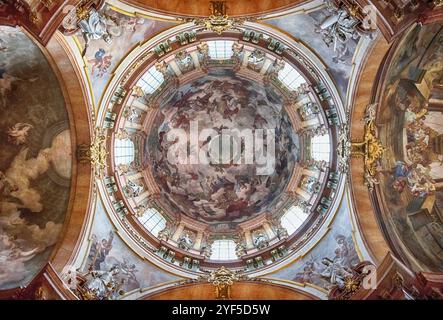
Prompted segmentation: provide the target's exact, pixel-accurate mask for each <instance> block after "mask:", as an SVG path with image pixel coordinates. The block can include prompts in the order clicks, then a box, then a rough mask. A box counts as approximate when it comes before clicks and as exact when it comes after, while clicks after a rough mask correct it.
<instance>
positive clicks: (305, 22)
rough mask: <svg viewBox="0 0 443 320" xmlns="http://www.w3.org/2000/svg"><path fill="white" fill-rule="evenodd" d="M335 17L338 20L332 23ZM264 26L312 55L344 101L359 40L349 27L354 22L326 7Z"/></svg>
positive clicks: (283, 18) (357, 34) (289, 16)
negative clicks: (275, 29) (288, 37)
mask: <svg viewBox="0 0 443 320" xmlns="http://www.w3.org/2000/svg"><path fill="white" fill-rule="evenodd" d="M337 14H340V15H341V18H339V20H334V19H336V17H337ZM266 23H269V24H271V25H273V26H275V27H278V28H279V29H281V30H284V31H285V32H288V33H289V34H290V35H292V36H293V37H294V38H295V39H297V40H301V41H302V42H303V43H305V44H306V45H307V46H308V47H310V48H311V49H312V50H313V51H315V52H316V53H317V54H318V55H319V56H320V57H321V59H322V60H323V61H324V62H325V64H326V65H327V66H328V68H329V70H330V72H331V75H332V77H333V78H334V80H335V81H336V83H337V87H338V89H339V91H340V94H341V95H342V97H343V98H344V97H346V91H347V90H348V82H349V77H350V75H351V70H352V63H353V57H354V53H355V52H356V48H357V45H358V42H359V41H360V40H361V39H362V38H363V37H362V35H361V34H360V33H357V32H356V31H355V29H353V28H352V27H351V25H353V24H354V23H355V22H354V21H353V20H352V19H351V18H349V16H347V15H346V14H343V13H340V12H339V11H338V10H337V9H336V8H334V7H331V6H326V7H322V8H320V9H319V10H315V11H312V12H309V13H299V14H296V15H287V16H284V17H281V18H278V19H271V20H267V21H266ZM338 36H340V38H338Z"/></svg>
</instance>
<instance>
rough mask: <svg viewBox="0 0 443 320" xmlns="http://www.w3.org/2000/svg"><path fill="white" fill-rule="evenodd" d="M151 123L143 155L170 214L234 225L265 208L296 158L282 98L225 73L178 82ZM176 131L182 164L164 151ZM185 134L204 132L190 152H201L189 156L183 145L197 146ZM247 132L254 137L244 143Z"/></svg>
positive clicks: (276, 195)
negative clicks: (195, 155) (149, 164)
mask: <svg viewBox="0 0 443 320" xmlns="http://www.w3.org/2000/svg"><path fill="white" fill-rule="evenodd" d="M154 123H155V126H154V127H153V128H152V129H151V131H150V134H149V139H148V140H147V141H148V145H147V147H146V149H147V153H148V155H147V157H148V159H146V160H147V161H150V162H151V166H152V168H153V174H154V177H155V180H156V182H157V183H158V185H159V186H160V189H161V193H162V195H163V197H164V198H165V200H166V201H167V203H168V204H169V205H170V206H171V209H172V210H173V211H180V212H183V213H184V214H186V215H188V216H189V217H191V218H194V219H197V220H199V221H203V222H207V223H210V224H219V223H221V224H232V223H234V225H235V223H236V222H242V221H244V220H246V219H248V218H251V217H254V216H256V215H258V214H260V213H264V212H270V211H271V210H272V206H273V204H275V203H276V201H277V199H278V198H279V197H280V196H281V195H282V194H283V193H284V189H285V186H286V185H287V183H288V181H289V179H290V177H291V174H292V170H293V168H294V163H295V162H296V161H297V160H298V158H299V148H300V146H299V140H298V136H297V134H296V133H295V132H294V130H293V128H292V126H291V123H290V121H289V118H288V115H287V114H286V112H285V110H284V108H283V101H282V97H281V96H280V95H279V94H278V93H277V92H276V90H274V89H273V88H272V87H271V86H268V87H264V86H263V85H260V84H258V83H256V82H253V81H251V80H246V79H244V78H240V77H239V76H236V75H235V74H234V73H233V72H232V71H229V70H224V71H222V72H218V73H212V74H211V73H209V74H208V75H205V76H203V77H201V78H198V79H197V80H194V81H192V82H191V83H187V84H185V85H183V86H181V87H180V88H179V89H178V91H177V92H176V93H175V95H174V96H172V97H171V98H170V99H169V100H168V101H165V102H161V105H160V108H159V111H158V113H157V116H156V119H155V121H154ZM177 129H181V130H182V131H181V132H183V133H185V134H186V135H185V136H184V140H183V141H184V144H185V145H184V149H185V151H186V153H187V154H188V157H186V158H185V159H184V160H185V161H175V160H177V157H176V156H178V153H174V154H172V153H171V150H174V149H178V148H176V147H177V145H178V144H180V143H182V144H183V142H182V140H180V141H179V139H178V137H176V136H174V133H176V132H177ZM205 129H212V130H213V131H212V132H209V133H210V134H212V135H211V136H209V133H208V135H204V134H205V132H204V130H205ZM239 131H242V132H243V133H247V134H246V136H243V138H241V137H240V135H238V132H239ZM191 132H198V133H199V134H200V135H204V136H201V137H200V139H199V141H198V149H199V151H200V154H204V155H205V157H203V158H202V157H201V156H200V158H199V159H197V161H195V160H196V159H193V158H192V155H193V152H192V151H191V150H190V148H195V147H197V144H196V143H193V141H192V139H193V135H192V134H191ZM248 134H249V135H248ZM248 137H255V138H254V140H253V143H252V144H250V146H251V147H252V148H249V147H248V141H249V140H248ZM187 138H189V139H187ZM274 152H275V153H274ZM248 153H249V154H248ZM253 153H254V154H253ZM249 156H250V157H252V159H250V158H249ZM205 158H206V159H207V160H209V161H208V163H207V164H206V163H204V160H205ZM261 158H263V159H262V160H261ZM251 160H252V161H251ZM268 160H269V161H268ZM202 162H203V163H202ZM263 163H266V165H265V164H263ZM234 225H231V226H234Z"/></svg>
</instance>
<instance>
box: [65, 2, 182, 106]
mask: <svg viewBox="0 0 443 320" xmlns="http://www.w3.org/2000/svg"><path fill="white" fill-rule="evenodd" d="M83 25H84V27H83V29H82V28H80V30H78V31H77V32H76V33H75V36H76V39H77V40H78V42H79V44H80V47H81V50H82V55H83V56H84V61H85V65H86V66H87V70H88V73H89V77H90V81H91V84H92V87H93V93H94V97H95V100H96V102H97V103H98V102H99V101H100V98H101V96H102V93H103V91H104V89H105V87H106V84H107V83H108V81H109V79H110V78H111V75H112V71H113V70H114V69H115V68H116V67H117V66H118V64H119V63H120V61H121V60H122V58H124V56H125V54H127V53H128V52H129V51H130V50H131V49H132V48H133V47H134V46H136V45H137V44H138V43H140V42H143V41H144V40H146V39H149V38H151V37H153V36H154V35H156V34H158V33H160V32H161V31H163V30H165V29H167V28H170V27H172V26H174V25H175V23H171V22H166V21H160V20H153V19H149V18H143V17H140V16H133V15H130V14H123V13H121V12H119V11H117V10H115V8H113V7H112V6H110V5H108V4H105V5H104V6H103V8H101V9H99V10H97V12H96V15H93V16H91V17H90V18H89V19H88V20H87V21H85V23H84V24H83ZM64 26H65V25H64ZM72 27H73V26H70V25H66V28H65V33H66V34H70V32H71V30H70V28H72ZM75 28H77V26H75ZM77 29H78V28H77ZM82 30H85V31H86V32H88V33H89V34H95V35H97V34H101V37H100V38H99V39H96V38H97V36H94V37H93V38H94V40H92V41H90V40H88V41H87V40H86V38H85V37H84V36H83V35H82ZM86 41H87V42H88V45H87V46H86Z"/></svg>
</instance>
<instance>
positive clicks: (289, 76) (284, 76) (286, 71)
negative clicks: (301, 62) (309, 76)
mask: <svg viewBox="0 0 443 320" xmlns="http://www.w3.org/2000/svg"><path fill="white" fill-rule="evenodd" d="M278 79H279V80H280V81H281V82H282V83H283V84H284V85H286V86H287V87H288V88H289V89H290V90H295V89H297V88H298V87H300V85H301V84H302V83H305V82H306V80H305V78H303V76H302V75H301V74H300V73H299V72H298V71H297V70H295V68H294V67H293V66H291V65H290V64H289V63H285V66H284V68H283V69H282V70H280V72H279V73H278Z"/></svg>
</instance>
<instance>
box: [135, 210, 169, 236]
mask: <svg viewBox="0 0 443 320" xmlns="http://www.w3.org/2000/svg"><path fill="white" fill-rule="evenodd" d="M138 220H139V221H140V223H141V224H142V225H143V226H144V227H145V228H146V230H148V231H149V232H150V233H151V234H153V235H154V236H156V237H157V236H158V233H159V232H160V231H161V230H163V229H164V228H165V226H166V220H165V218H163V216H162V215H161V213H160V212H158V211H157V210H156V209H154V208H148V209H147V210H146V212H145V213H144V214H143V215H142V216H141V217H139V218H138Z"/></svg>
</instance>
